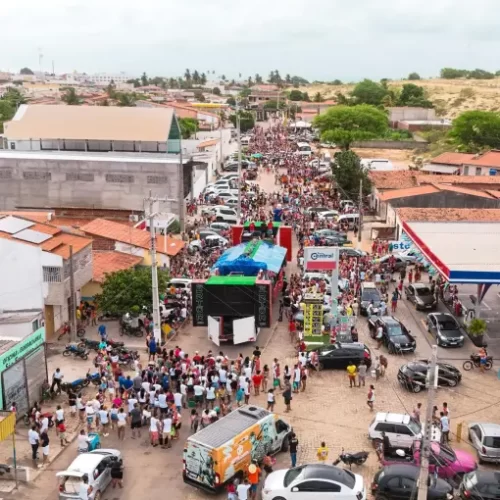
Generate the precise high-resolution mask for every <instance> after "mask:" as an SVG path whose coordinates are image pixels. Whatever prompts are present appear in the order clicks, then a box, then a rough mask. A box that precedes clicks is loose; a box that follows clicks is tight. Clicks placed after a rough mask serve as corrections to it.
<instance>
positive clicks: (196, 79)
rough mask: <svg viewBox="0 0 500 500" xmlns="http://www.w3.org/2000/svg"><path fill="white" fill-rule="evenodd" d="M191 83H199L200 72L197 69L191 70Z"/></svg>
mask: <svg viewBox="0 0 500 500" xmlns="http://www.w3.org/2000/svg"><path fill="white" fill-rule="evenodd" d="M193 83H196V84H198V83H200V74H199V73H198V71H197V70H196V69H195V70H194V72H193Z"/></svg>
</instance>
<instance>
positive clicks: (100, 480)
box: [56, 448, 122, 500]
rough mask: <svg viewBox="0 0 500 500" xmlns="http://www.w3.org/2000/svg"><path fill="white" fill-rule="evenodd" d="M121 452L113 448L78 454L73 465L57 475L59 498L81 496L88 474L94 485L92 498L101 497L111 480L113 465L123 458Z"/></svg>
mask: <svg viewBox="0 0 500 500" xmlns="http://www.w3.org/2000/svg"><path fill="white" fill-rule="evenodd" d="M121 457H122V455H121V452H120V451H119V450H115V449H112V448H109V449H104V448H103V449H98V450H93V451H91V452H89V453H81V454H80V455H78V456H77V457H76V458H75V459H74V460H73V462H71V465H70V466H69V467H68V468H67V469H66V470H65V471H62V472H58V473H57V474H56V477H57V478H58V480H59V500H75V499H76V498H81V497H80V485H81V483H82V478H83V476H84V475H87V476H88V478H89V483H88V484H89V486H92V493H91V494H90V495H89V497H88V498H89V499H90V500H94V499H100V498H101V497H102V495H103V494H104V491H105V490H106V488H107V487H108V485H109V483H110V482H111V465H112V464H113V462H114V461H116V460H121Z"/></svg>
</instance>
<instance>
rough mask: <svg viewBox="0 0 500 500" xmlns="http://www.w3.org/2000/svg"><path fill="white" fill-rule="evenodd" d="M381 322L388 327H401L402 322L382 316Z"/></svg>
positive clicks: (392, 317)
mask: <svg viewBox="0 0 500 500" xmlns="http://www.w3.org/2000/svg"><path fill="white" fill-rule="evenodd" d="M380 321H382V323H385V324H386V325H399V324H400V322H399V321H398V320H397V319H396V318H395V317H394V316H380Z"/></svg>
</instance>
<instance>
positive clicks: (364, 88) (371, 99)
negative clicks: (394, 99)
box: [351, 80, 387, 106]
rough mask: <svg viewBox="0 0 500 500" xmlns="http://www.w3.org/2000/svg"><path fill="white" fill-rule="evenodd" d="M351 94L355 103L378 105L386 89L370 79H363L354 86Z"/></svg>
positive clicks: (385, 93)
mask: <svg viewBox="0 0 500 500" xmlns="http://www.w3.org/2000/svg"><path fill="white" fill-rule="evenodd" d="M351 95H352V97H353V98H354V99H355V102H356V104H371V105H373V106H380V105H381V104H382V99H383V98H384V97H385V96H386V95H387V89H386V88H384V87H383V86H382V85H381V84H379V83H376V82H374V81H372V80H363V81H362V82H359V83H358V84H357V85H356V86H355V87H354V90H353V91H352V93H351Z"/></svg>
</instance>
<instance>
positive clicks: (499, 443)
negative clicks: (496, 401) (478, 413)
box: [469, 422, 500, 463]
mask: <svg viewBox="0 0 500 500" xmlns="http://www.w3.org/2000/svg"><path fill="white" fill-rule="evenodd" d="M469 441H471V443H472V446H474V448H475V449H476V451H477V458H478V461H479V463H482V462H494V463H500V425H499V424H492V423H487V422H474V423H472V424H469Z"/></svg>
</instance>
